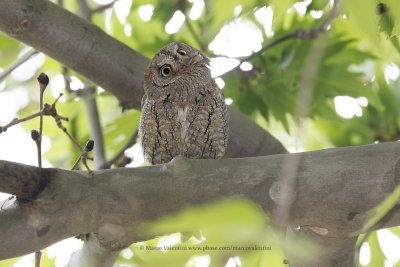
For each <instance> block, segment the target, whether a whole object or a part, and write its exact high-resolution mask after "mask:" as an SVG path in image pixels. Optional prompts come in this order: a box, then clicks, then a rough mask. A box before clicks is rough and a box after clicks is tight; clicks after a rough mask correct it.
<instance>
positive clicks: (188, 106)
mask: <svg viewBox="0 0 400 267" xmlns="http://www.w3.org/2000/svg"><path fill="white" fill-rule="evenodd" d="M209 62H210V60H209V59H208V58H207V57H206V56H205V55H204V54H203V53H202V52H200V51H199V50H197V49H195V48H193V47H191V46H190V45H187V44H185V43H170V44H168V45H166V46H165V47H163V48H162V49H161V50H160V51H158V53H157V54H156V55H155V56H154V58H153V59H152V61H151V62H150V65H149V66H148V68H147V70H146V72H145V75H144V92H145V94H144V96H143V99H142V115H141V118H140V125H139V135H140V142H141V145H142V148H143V152H144V157H145V160H146V161H147V162H149V163H151V164H159V163H166V162H169V161H170V160H172V159H173V158H174V157H176V156H178V155H182V156H184V157H188V158H221V157H222V156H223V155H224V153H225V149H226V147H227V142H228V112H227V108H226V105H225V101H224V96H223V94H222V92H221V90H220V89H219V88H218V86H217V84H216V83H215V81H214V79H213V78H212V77H211V72H210V69H209V65H208V64H209Z"/></svg>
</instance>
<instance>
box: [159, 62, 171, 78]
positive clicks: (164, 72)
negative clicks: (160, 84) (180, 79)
mask: <svg viewBox="0 0 400 267" xmlns="http://www.w3.org/2000/svg"><path fill="white" fill-rule="evenodd" d="M171 70H172V69H171V66H170V65H168V64H167V65H164V66H162V67H161V70H160V72H161V75H162V76H163V77H167V76H168V75H169V74H170V73H171Z"/></svg>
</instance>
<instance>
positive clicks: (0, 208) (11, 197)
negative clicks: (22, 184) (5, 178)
mask: <svg viewBox="0 0 400 267" xmlns="http://www.w3.org/2000/svg"><path fill="white" fill-rule="evenodd" d="M14 197H15V196H10V197H8V198H6V199H5V200H4V202H3V204H1V207H0V210H2V209H3V207H4V205H5V204H6V203H7V201H9V200H11V199H13V198H14Z"/></svg>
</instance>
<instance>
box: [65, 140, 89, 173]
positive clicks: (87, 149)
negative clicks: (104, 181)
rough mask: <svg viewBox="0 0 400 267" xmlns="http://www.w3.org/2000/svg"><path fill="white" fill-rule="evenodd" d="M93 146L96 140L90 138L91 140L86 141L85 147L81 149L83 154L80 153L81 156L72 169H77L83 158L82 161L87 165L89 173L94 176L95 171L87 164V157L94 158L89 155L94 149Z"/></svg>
mask: <svg viewBox="0 0 400 267" xmlns="http://www.w3.org/2000/svg"><path fill="white" fill-rule="evenodd" d="M68 135H69V134H68ZM78 146H79V145H78ZM79 147H80V146H79ZM93 147H94V141H93V140H89V141H88V142H87V143H86V146H85V148H84V149H83V150H82V151H81V155H80V156H79V158H78V159H77V160H76V162H75V164H74V166H72V169H71V170H75V168H76V167H77V166H78V164H79V162H80V161H81V160H82V163H83V165H84V166H85V167H86V169H87V170H88V172H89V175H91V176H93V172H92V170H91V169H90V168H89V166H88V165H87V162H86V160H87V159H90V160H93V158H91V157H89V156H88V153H89V152H90V151H92V150H93Z"/></svg>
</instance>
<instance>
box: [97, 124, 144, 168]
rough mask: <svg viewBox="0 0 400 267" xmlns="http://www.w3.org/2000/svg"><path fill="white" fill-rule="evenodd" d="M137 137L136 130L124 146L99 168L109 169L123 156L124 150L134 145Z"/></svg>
mask: <svg viewBox="0 0 400 267" xmlns="http://www.w3.org/2000/svg"><path fill="white" fill-rule="evenodd" d="M137 137H138V130H136V131H135V132H134V133H133V134H132V136H131V138H129V140H128V142H126V144H125V146H124V147H123V148H122V149H121V150H120V151H119V152H118V153H117V154H116V155H115V156H114V157H113V158H112V159H111V160H110V161H108V162H106V163H104V165H103V166H101V169H109V168H110V167H111V165H113V164H114V163H115V162H117V161H118V160H119V159H120V158H121V157H122V156H123V155H124V152H125V150H127V149H128V148H130V147H131V146H133V145H134V144H136V139H137Z"/></svg>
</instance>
